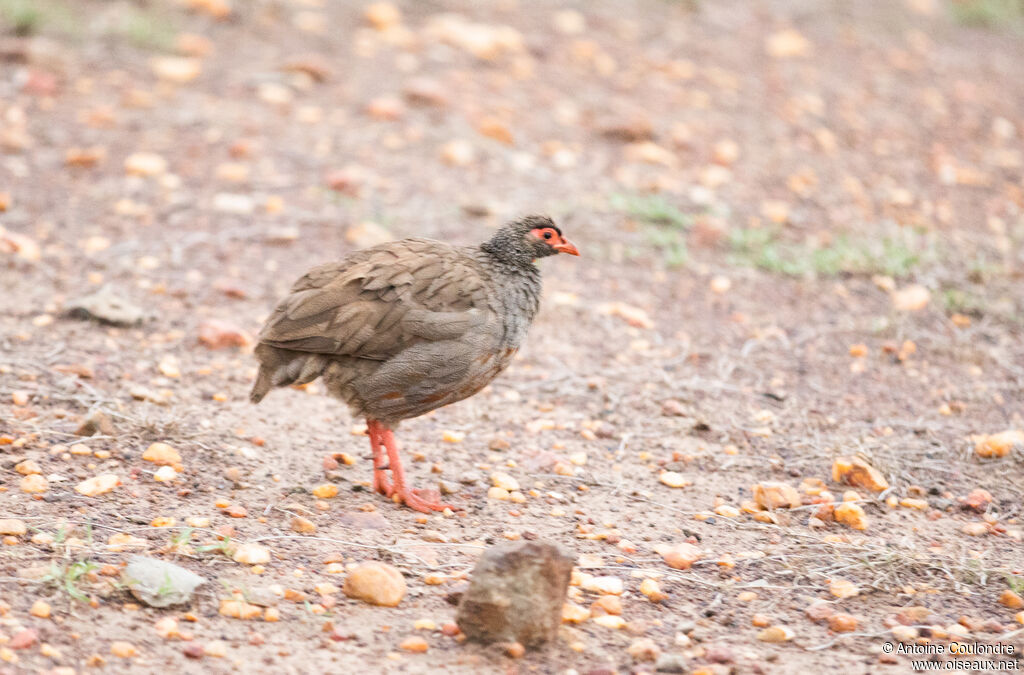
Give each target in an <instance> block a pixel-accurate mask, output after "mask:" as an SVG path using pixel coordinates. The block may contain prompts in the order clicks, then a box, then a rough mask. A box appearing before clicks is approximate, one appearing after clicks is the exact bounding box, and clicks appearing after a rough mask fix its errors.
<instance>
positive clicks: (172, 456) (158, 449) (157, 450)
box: [142, 443, 181, 466]
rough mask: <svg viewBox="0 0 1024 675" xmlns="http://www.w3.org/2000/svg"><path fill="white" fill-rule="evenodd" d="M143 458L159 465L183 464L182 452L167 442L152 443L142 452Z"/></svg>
mask: <svg viewBox="0 0 1024 675" xmlns="http://www.w3.org/2000/svg"><path fill="white" fill-rule="evenodd" d="M142 459H144V460H146V461H147V462H153V463H154V464H156V465H158V466H175V465H178V464H181V454H180V453H179V452H178V451H177V450H175V449H174V448H173V447H171V446H170V445H168V444H167V443H151V444H150V446H149V447H148V448H146V451H145V452H143V453H142Z"/></svg>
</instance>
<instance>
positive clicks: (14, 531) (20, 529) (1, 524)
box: [0, 518, 28, 536]
mask: <svg viewBox="0 0 1024 675" xmlns="http://www.w3.org/2000/svg"><path fill="white" fill-rule="evenodd" d="M26 533H28V526H26V525H25V521H24V520H17V519H15V518H2V519H0V534H11V535H15V536H20V535H23V534H26Z"/></svg>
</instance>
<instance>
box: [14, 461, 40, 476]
mask: <svg viewBox="0 0 1024 675" xmlns="http://www.w3.org/2000/svg"><path fill="white" fill-rule="evenodd" d="M14 470H15V471H17V472H18V473H20V474H21V475H22V476H31V475H32V474H34V473H42V472H43V468H42V467H41V466H39V462H36V461H35V460H32V459H26V460H25V461H23V462H18V463H17V464H15V465H14Z"/></svg>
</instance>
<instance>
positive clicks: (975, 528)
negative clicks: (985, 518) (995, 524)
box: [960, 523, 991, 537]
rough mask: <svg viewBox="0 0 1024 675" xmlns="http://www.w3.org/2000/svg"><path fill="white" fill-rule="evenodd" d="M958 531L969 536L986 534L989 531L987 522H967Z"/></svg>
mask: <svg viewBox="0 0 1024 675" xmlns="http://www.w3.org/2000/svg"><path fill="white" fill-rule="evenodd" d="M960 531H961V532H963V533H964V534H966V535H967V536H969V537H981V536H984V535H986V534H988V533H989V532H990V531H991V528H990V527H989V525H988V523H967V524H965V525H964V526H963V527H962V528H960Z"/></svg>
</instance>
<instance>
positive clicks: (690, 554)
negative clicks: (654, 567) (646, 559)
mask: <svg viewBox="0 0 1024 675" xmlns="http://www.w3.org/2000/svg"><path fill="white" fill-rule="evenodd" d="M655 550H656V551H657V552H658V554H660V555H661V557H662V559H663V560H664V561H665V564H666V565H668V566H669V567H671V568H673V569H677V570H686V569H689V568H690V566H692V565H693V563H695V562H697V561H698V560H700V558H701V556H702V555H703V552H702V551H701V550H700V548H698V547H697V546H694V545H693V544H689V543H686V542H681V543H678V544H672V545H666V546H659V547H657V548H656V549H655Z"/></svg>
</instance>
